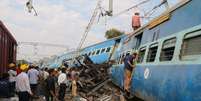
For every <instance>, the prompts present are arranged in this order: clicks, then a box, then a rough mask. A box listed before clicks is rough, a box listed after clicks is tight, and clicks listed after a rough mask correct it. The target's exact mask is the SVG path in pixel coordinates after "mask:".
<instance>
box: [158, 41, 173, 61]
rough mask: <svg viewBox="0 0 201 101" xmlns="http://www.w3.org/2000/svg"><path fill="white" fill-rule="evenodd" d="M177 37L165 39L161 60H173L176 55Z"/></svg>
mask: <svg viewBox="0 0 201 101" xmlns="http://www.w3.org/2000/svg"><path fill="white" fill-rule="evenodd" d="M175 44H176V38H172V39H169V40H166V41H164V43H163V46H162V51H161V56H160V61H171V60H172V58H173V55H174V49H175Z"/></svg>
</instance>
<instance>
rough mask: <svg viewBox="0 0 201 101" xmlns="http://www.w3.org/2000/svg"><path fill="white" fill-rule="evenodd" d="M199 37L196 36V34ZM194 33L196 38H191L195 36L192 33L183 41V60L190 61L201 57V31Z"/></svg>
mask: <svg viewBox="0 0 201 101" xmlns="http://www.w3.org/2000/svg"><path fill="white" fill-rule="evenodd" d="M195 33H196V34H199V35H196V34H195ZM195 33H193V34H194V35H196V36H190V35H193V34H192V33H191V34H190V35H187V36H186V37H185V39H184V40H183V45H182V50H181V59H182V60H188V59H192V58H193V59H195V58H197V57H198V56H200V55H201V45H200V43H201V34H200V33H201V31H198V32H195Z"/></svg>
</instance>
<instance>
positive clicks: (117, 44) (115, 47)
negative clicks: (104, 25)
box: [109, 38, 121, 61]
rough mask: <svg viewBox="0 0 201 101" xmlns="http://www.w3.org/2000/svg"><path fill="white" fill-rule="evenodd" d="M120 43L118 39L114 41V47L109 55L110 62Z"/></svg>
mask: <svg viewBox="0 0 201 101" xmlns="http://www.w3.org/2000/svg"><path fill="white" fill-rule="evenodd" d="M120 42H121V38H118V39H116V40H115V44H114V47H113V48H112V52H111V53H110V57H109V61H110V60H111V58H112V56H113V54H114V52H115V50H116V49H117V48H118V46H119V43H120Z"/></svg>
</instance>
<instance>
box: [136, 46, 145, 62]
mask: <svg viewBox="0 0 201 101" xmlns="http://www.w3.org/2000/svg"><path fill="white" fill-rule="evenodd" d="M145 51H146V49H143V48H141V49H140V52H139V58H138V63H142V62H143V60H144V55H145Z"/></svg>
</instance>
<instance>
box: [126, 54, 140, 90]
mask: <svg viewBox="0 0 201 101" xmlns="http://www.w3.org/2000/svg"><path fill="white" fill-rule="evenodd" d="M137 57H138V52H133V53H132V54H131V55H126V57H125V59H124V66H125V68H124V89H125V91H126V92H129V88H130V81H131V76H132V75H131V74H132V72H133V69H135V66H136V63H137Z"/></svg>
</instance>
